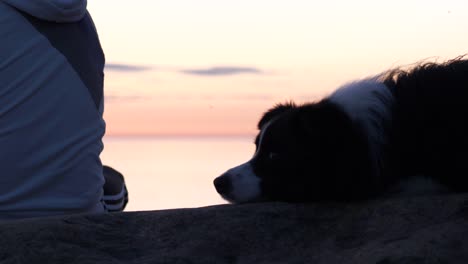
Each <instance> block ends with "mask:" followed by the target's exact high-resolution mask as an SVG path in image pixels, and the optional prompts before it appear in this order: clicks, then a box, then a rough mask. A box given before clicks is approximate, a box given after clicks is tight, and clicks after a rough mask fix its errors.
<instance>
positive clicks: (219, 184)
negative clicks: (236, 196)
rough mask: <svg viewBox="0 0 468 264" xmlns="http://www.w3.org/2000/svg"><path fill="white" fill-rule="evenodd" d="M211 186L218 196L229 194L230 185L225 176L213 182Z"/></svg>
mask: <svg viewBox="0 0 468 264" xmlns="http://www.w3.org/2000/svg"><path fill="white" fill-rule="evenodd" d="M213 184H214V186H215V188H216V191H218V193H219V194H227V193H229V192H231V189H232V184H231V180H230V179H229V177H228V176H227V175H223V176H219V177H218V178H216V179H215V180H214V181H213Z"/></svg>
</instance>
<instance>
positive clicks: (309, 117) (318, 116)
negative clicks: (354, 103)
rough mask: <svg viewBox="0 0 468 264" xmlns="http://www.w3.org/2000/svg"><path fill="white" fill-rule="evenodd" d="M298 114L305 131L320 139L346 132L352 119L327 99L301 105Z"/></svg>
mask: <svg viewBox="0 0 468 264" xmlns="http://www.w3.org/2000/svg"><path fill="white" fill-rule="evenodd" d="M298 116H299V120H300V123H301V126H302V128H303V129H304V131H305V132H306V133H308V134H310V135H320V136H321V138H322V139H325V138H328V137H329V136H335V137H336V135H340V134H343V133H345V134H346V132H347V131H348V130H349V128H350V127H351V126H352V121H351V120H350V119H349V117H348V116H347V115H346V114H345V113H344V112H343V111H342V110H341V108H339V107H337V106H336V105H335V104H333V103H331V102H329V101H328V100H322V101H320V102H317V103H311V104H307V105H304V106H302V107H301V109H300V110H299V111H298ZM331 132H333V133H331ZM334 140H336V139H334Z"/></svg>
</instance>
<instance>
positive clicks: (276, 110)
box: [257, 102, 297, 129]
mask: <svg viewBox="0 0 468 264" xmlns="http://www.w3.org/2000/svg"><path fill="white" fill-rule="evenodd" d="M295 108H297V106H296V104H295V103H293V102H288V103H285V104H277V105H275V106H274V107H273V108H271V109H270V110H268V111H267V112H265V113H264V114H263V116H262V118H261V119H260V121H259V122H258V125H257V127H258V129H262V127H263V126H264V125H265V124H266V123H268V122H269V121H270V120H272V119H273V118H274V117H276V116H279V115H281V114H283V113H285V112H287V111H290V110H292V109H295Z"/></svg>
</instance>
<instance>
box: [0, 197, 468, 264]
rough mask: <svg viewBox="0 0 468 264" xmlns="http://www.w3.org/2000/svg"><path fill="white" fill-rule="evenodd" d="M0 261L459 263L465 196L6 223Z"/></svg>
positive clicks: (1, 227) (467, 244) (467, 225)
mask: <svg viewBox="0 0 468 264" xmlns="http://www.w3.org/2000/svg"><path fill="white" fill-rule="evenodd" d="M0 263H326V264H330V263H377V264H394V263H416V264H418V263H468V195H467V194H461V195H445V196H426V197H424V196H420V197H413V198H404V199H401V198H400V199H387V200H380V201H370V202H366V203H360V204H315V205H314V204H313V205H293V204H285V203H264V204H250V205H220V206H211V207H204V208H195V209H175V210H163V211H151V212H130V213H118V214H107V215H76V216H67V217H60V218H44V219H35V220H23V221H16V222H9V223H3V224H0Z"/></svg>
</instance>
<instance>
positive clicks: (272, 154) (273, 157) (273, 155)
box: [268, 152, 280, 160]
mask: <svg viewBox="0 0 468 264" xmlns="http://www.w3.org/2000/svg"><path fill="white" fill-rule="evenodd" d="M279 157H280V155H279V153H278V152H270V153H268V159H270V160H277V159H279Z"/></svg>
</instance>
